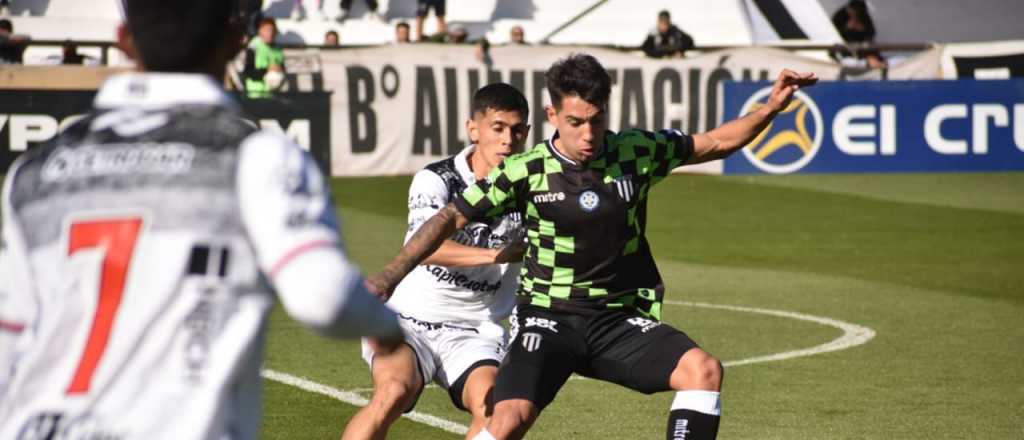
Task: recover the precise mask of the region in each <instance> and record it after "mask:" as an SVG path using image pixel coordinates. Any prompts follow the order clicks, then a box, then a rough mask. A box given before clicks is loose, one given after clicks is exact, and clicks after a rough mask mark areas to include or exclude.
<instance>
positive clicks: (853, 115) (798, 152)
mask: <svg viewBox="0 0 1024 440" xmlns="http://www.w3.org/2000/svg"><path fill="white" fill-rule="evenodd" d="M724 87H725V106H724V115H723V119H724V120H729V119H732V118H735V117H738V116H740V115H743V114H746V113H747V112H750V111H751V110H754V109H756V108H757V107H758V106H760V105H763V104H764V102H765V101H766V100H767V98H768V94H769V93H770V91H771V84H770V83H767V82H759V83H740V82H729V83H726V84H725V85H724ZM1008 170H1024V80H969V79H968V80H937V81H853V82H822V83H819V84H818V85H816V86H814V87H811V88H807V89H805V90H801V91H799V92H797V95H796V97H795V98H794V99H793V102H792V103H791V104H790V106H789V107H788V108H787V109H785V110H784V111H783V112H782V113H780V114H779V115H778V117H777V118H776V120H775V121H774V122H773V123H772V124H771V125H770V126H769V127H768V128H767V129H766V130H765V131H764V132H762V133H761V134H760V135H759V136H758V137H757V138H756V139H754V141H753V142H751V143H750V145H748V146H747V147H746V148H744V149H743V150H742V152H740V153H736V154H733V155H732V156H731V157H729V158H728V159H726V160H725V164H724V172H725V173H727V174H745V173H771V174H788V173H830V172H841V173H847V172H850V173H856V172H915V171H1008Z"/></svg>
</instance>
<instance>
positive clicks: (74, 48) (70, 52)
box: [60, 40, 85, 65]
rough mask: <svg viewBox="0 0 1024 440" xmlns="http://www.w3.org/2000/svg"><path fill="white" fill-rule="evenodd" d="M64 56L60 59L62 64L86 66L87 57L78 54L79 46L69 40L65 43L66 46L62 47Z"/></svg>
mask: <svg viewBox="0 0 1024 440" xmlns="http://www.w3.org/2000/svg"><path fill="white" fill-rule="evenodd" d="M61 52H62V54H63V55H62V56H61V59H60V63H61V64H79V65H81V64H84V62H85V57H84V56H82V55H79V54H78V45H77V44H75V43H74V42H72V41H71V40H67V41H65V42H64V46H63V47H61Z"/></svg>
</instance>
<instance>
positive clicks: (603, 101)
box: [545, 53, 612, 108]
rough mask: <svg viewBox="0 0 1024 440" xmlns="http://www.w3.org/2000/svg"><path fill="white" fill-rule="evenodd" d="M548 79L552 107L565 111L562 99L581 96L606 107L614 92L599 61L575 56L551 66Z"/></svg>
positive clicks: (571, 55)
mask: <svg viewBox="0 0 1024 440" xmlns="http://www.w3.org/2000/svg"><path fill="white" fill-rule="evenodd" d="M545 77H546V79H547V86H548V94H549V95H550V96H551V105H553V106H555V108H562V98H565V97H566V96H578V97H580V99H582V100H584V101H587V102H589V103H591V104H593V105H596V106H598V107H601V108H604V107H605V106H606V105H607V104H608V96H609V95H611V92H612V78H611V77H610V76H608V71H607V70H605V69H604V66H602V65H601V63H600V62H598V61H597V59H596V58H594V57H592V56H590V55H587V54H583V53H573V54H569V56H568V57H566V58H563V59H560V60H558V61H556V62H555V64H552V65H551V68H550V69H548V73H547V74H546V75H545Z"/></svg>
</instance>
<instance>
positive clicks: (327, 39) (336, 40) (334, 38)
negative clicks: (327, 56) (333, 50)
mask: <svg viewBox="0 0 1024 440" xmlns="http://www.w3.org/2000/svg"><path fill="white" fill-rule="evenodd" d="M324 46H328V47H338V46H341V37H340V36H339V35H338V33H337V32H335V31H327V33H326V34H324Z"/></svg>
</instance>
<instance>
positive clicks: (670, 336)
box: [494, 305, 697, 409]
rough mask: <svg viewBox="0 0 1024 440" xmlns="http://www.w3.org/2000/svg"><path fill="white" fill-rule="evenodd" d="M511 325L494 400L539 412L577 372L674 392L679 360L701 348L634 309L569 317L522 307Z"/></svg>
mask: <svg viewBox="0 0 1024 440" xmlns="http://www.w3.org/2000/svg"><path fill="white" fill-rule="evenodd" d="M510 321H511V323H512V339H511V342H510V343H509V347H508V354H506V355H505V359H504V360H503V361H502V363H501V369H500V370H498V379H497V383H496V384H495V387H494V401H495V402H500V401H502V400H509V399H526V400H529V401H530V402H533V404H534V405H536V406H537V408H538V409H543V408H544V407H546V406H547V405H548V404H549V403H551V401H552V400H554V398H555V395H556V394H558V390H559V389H561V388H562V385H564V384H565V381H566V380H568V379H569V376H570V375H571V374H572V373H574V372H575V373H578V374H580V375H583V376H586V377H591V378H594V379H600V380H604V381H608V382H612V383H616V384H619V385H622V386H624V387H626V388H629V389H632V390H635V391H639V392H641V393H644V394H651V393H656V392H659V391H668V390H670V389H671V387H670V386H669V379H670V378H671V376H672V371H674V370H675V368H676V365H677V364H678V363H679V358H681V357H682V356H683V354H684V353H686V352H687V351H689V350H690V349H692V348H696V347H697V343H695V342H693V340H692V339H690V337H689V336H687V335H686V333H683V332H681V331H679V330H676V329H675V328H673V327H672V326H670V325H668V324H663V323H660V322H658V321H653V320H650V319H647V318H645V317H643V316H642V315H640V314H638V313H637V312H635V311H632V310H628V311H625V310H595V311H592V312H585V313H566V312H556V311H552V310H549V309H544V308H540V307H536V306H530V305H520V306H518V307H517V309H516V313H514V314H513V315H512V317H511V318H510Z"/></svg>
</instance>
